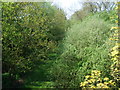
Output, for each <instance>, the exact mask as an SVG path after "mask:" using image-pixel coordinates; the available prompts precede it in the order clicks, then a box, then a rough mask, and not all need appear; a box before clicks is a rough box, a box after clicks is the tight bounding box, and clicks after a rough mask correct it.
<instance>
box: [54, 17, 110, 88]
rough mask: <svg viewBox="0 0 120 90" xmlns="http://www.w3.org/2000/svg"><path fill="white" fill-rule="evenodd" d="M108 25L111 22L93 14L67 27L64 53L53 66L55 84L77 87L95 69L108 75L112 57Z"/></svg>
mask: <svg viewBox="0 0 120 90" xmlns="http://www.w3.org/2000/svg"><path fill="white" fill-rule="evenodd" d="M110 26H111V24H110V22H105V21H104V20H103V19H100V18H99V16H98V15H94V16H90V17H88V18H86V19H84V21H83V22H79V23H76V24H74V25H73V26H72V27H71V29H69V30H68V31H67V33H66V38H65V39H64V40H63V45H64V47H63V48H62V49H63V54H62V55H61V56H60V57H59V58H58V60H56V62H55V63H54V68H53V74H54V76H55V80H56V86H57V87H66V88H67V87H79V83H80V82H82V81H83V79H84V76H85V75H87V74H90V71H91V70H94V69H97V70H100V71H102V72H103V75H102V77H105V76H107V77H110V76H109V73H110V68H109V67H110V65H111V61H110V60H109V56H108V54H109V46H108V44H107V42H108V41H109V40H108V37H109V35H110V33H111V32H110ZM110 78H111V77H110Z"/></svg>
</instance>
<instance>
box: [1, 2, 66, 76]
mask: <svg viewBox="0 0 120 90" xmlns="http://www.w3.org/2000/svg"><path fill="white" fill-rule="evenodd" d="M67 26H68V25H67V22H66V18H65V15H64V14H63V12H62V11H60V10H58V9H56V8H55V7H52V6H51V5H50V4H49V3H45V2H41V3H32V2H31V3H30V2H21V3H20V2H17V3H15V2H14V3H12V2H8V3H2V28H3V42H2V43H3V50H2V53H3V56H2V58H3V61H2V63H3V73H10V74H11V75H24V73H26V72H29V71H32V70H33V68H35V67H37V66H36V65H37V64H38V63H41V61H44V60H51V59H53V58H54V57H56V51H57V47H58V42H59V41H60V40H62V38H63V37H64V32H65V30H66V28H67Z"/></svg>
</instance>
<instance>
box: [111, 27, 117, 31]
mask: <svg viewBox="0 0 120 90" xmlns="http://www.w3.org/2000/svg"><path fill="white" fill-rule="evenodd" d="M113 29H118V27H112V28H111V29H110V30H113Z"/></svg>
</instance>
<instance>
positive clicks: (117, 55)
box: [110, 2, 120, 87]
mask: <svg viewBox="0 0 120 90" xmlns="http://www.w3.org/2000/svg"><path fill="white" fill-rule="evenodd" d="M119 4H120V2H118V5H119ZM118 7H119V6H118ZM118 7H116V11H117V10H118ZM118 19H119V18H118V15H117V14H116V15H115V16H114V17H112V21H114V22H115V23H116V24H118V27H112V28H111V30H112V31H113V32H114V34H113V35H112V36H111V38H110V40H111V41H112V42H114V43H113V44H114V47H112V49H111V53H110V56H111V60H112V61H113V64H112V65H111V75H112V76H113V78H114V80H115V81H116V83H117V85H119V83H120V42H119V34H120V30H119V29H120V27H119V23H120V22H119V21H118ZM118 87H119V86H118Z"/></svg>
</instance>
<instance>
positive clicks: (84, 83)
mask: <svg viewBox="0 0 120 90" xmlns="http://www.w3.org/2000/svg"><path fill="white" fill-rule="evenodd" d="M86 84H88V82H87V81H85V82H81V83H80V86H85V85H86Z"/></svg>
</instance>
